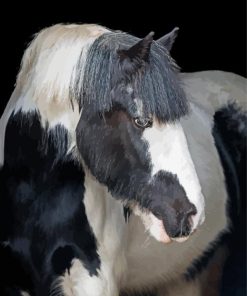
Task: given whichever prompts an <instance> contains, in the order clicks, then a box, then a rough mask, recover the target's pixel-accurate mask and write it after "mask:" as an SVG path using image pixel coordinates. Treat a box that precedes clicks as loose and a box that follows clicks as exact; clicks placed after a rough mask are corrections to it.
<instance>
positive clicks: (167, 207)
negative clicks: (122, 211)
mask: <svg viewBox="0 0 247 296" xmlns="http://www.w3.org/2000/svg"><path fill="white" fill-rule="evenodd" d="M125 99H126V98H125ZM126 101H127V100H126ZM129 101H130V102H131V101H132V105H131V104H130V105H131V108H127V107H126V106H124V105H121V104H119V103H118V104H116V105H115V106H113V108H112V109H111V110H110V111H107V112H105V113H103V114H99V113H91V112H89V111H88V110H89V109H87V108H85V109H84V110H85V111H82V114H81V118H80V121H79V124H78V127H77V141H78V147H79V151H80V154H81V155H82V157H83V159H84V161H85V163H86V165H87V166H88V167H89V169H90V170H91V172H92V174H93V175H94V176H95V177H96V178H97V179H98V181H99V182H101V183H103V184H105V185H106V186H107V187H108V189H109V191H110V192H111V193H112V195H113V196H115V197H116V198H118V199H121V200H122V201H124V202H125V203H127V204H128V205H129V206H130V207H131V208H132V209H133V211H134V212H135V213H136V214H137V215H140V216H141V219H142V220H143V222H144V225H145V226H146V228H147V229H149V231H150V233H151V234H152V235H153V236H154V237H155V238H156V239H158V240H160V241H163V242H168V241H169V240H170V237H171V238H178V237H187V236H188V235H189V234H190V233H191V232H192V231H193V230H195V229H196V228H197V226H198V225H199V224H200V223H201V222H202V221H203V208H204V203H203V196H202V193H201V188H200V184H199V181H198V177H197V174H196V171H195V168H194V165H193V162H192V159H191V156H190V154H189V150H188V146H187V142H186V138H185V135H184V132H183V129H182V127H181V125H180V124H179V123H174V124H162V123H159V122H158V120H156V119H155V118H152V117H146V116H141V115H140V110H138V108H139V106H138V103H137V101H135V100H133V99H132V98H131V97H130V100H129Z"/></svg>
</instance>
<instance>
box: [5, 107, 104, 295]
mask: <svg viewBox="0 0 247 296" xmlns="http://www.w3.org/2000/svg"><path fill="white" fill-rule="evenodd" d="M67 145H68V135H67V132H66V130H65V129H64V128H63V127H62V126H56V128H55V129H53V130H50V131H49V132H48V130H47V129H46V128H45V129H44V128H42V126H41V123H40V118H39V115H38V114H37V113H32V114H31V113H28V114H22V113H21V112H19V113H17V114H15V115H14V114H13V115H12V116H11V118H10V119H9V121H8V124H7V128H6V137H5V159H4V166H3V168H2V170H1V172H0V180H1V184H0V242H1V256H3V254H6V255H8V257H7V258H5V259H4V262H3V263H2V262H1V268H2V269H3V270H6V273H5V274H4V276H3V277H1V281H2V283H1V285H2V286H3V285H7V286H8V285H9V286H11V287H12V286H13V287H15V286H17V287H18V288H22V289H24V290H28V291H30V292H31V293H33V294H32V295H40V296H41V295H42V296H44V295H48V294H49V291H50V290H51V289H52V283H53V281H54V280H55V279H56V278H57V277H58V276H60V275H62V274H63V273H64V272H65V271H66V269H69V268H70V266H71V260H72V259H74V258H78V259H80V261H81V262H82V264H83V265H84V267H85V268H86V269H87V270H88V272H89V274H90V275H97V273H98V269H99V268H100V259H99V257H98V254H97V244H96V239H95V237H94V235H93V233H92V231H91V229H90V226H89V224H88V220H87V216H86V213H85V208H84V205H83V202H82V200H83V195H84V185H83V179H84V173H83V170H82V168H81V167H80V165H79V164H78V163H76V162H75V161H74V160H73V158H72V156H71V155H70V154H67V149H68V147H67ZM4 242H5V244H7V247H4V245H3V243H4ZM9 260H11V261H10V262H12V263H13V265H11V268H10V267H8V265H9ZM16 269H17V270H18V271H21V272H19V273H18V274H17V271H16ZM20 277H21V278H22V281H20ZM9 281H11V282H9Z"/></svg>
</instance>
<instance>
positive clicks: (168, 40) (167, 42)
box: [156, 27, 179, 51]
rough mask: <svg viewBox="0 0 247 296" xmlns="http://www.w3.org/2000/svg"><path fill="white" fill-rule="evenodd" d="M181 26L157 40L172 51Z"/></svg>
mask: <svg viewBox="0 0 247 296" xmlns="http://www.w3.org/2000/svg"><path fill="white" fill-rule="evenodd" d="M178 30H179V28H178V27H176V28H174V29H173V30H172V31H171V32H170V33H168V34H166V35H165V36H163V37H161V38H160V39H158V40H157V41H156V42H158V43H159V44H161V45H162V46H164V47H165V48H166V49H167V50H168V51H171V49H172V46H173V43H174V41H175V39H176V37H177V35H178Z"/></svg>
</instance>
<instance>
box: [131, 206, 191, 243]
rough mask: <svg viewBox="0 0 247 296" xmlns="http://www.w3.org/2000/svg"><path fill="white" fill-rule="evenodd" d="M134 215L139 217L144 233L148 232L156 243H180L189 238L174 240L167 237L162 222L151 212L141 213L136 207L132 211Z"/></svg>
mask: <svg viewBox="0 0 247 296" xmlns="http://www.w3.org/2000/svg"><path fill="white" fill-rule="evenodd" d="M134 213H135V214H136V215H137V216H140V218H141V220H142V222H143V224H144V227H145V229H146V231H148V232H149V234H150V235H151V236H152V237H153V238H155V239H156V240H157V241H159V242H161V243H163V244H168V243H171V242H173V241H175V242H178V243H182V242H185V241H186V240H187V239H188V238H189V236H183V237H176V238H172V237H169V235H168V234H167V232H166V229H165V226H164V223H163V221H162V220H160V219H158V218H157V217H156V216H155V215H153V214H152V213H151V212H143V211H141V210H140V209H139V208H138V207H136V208H135V209H134Z"/></svg>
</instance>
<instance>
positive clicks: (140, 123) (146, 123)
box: [134, 117, 153, 128]
mask: <svg viewBox="0 0 247 296" xmlns="http://www.w3.org/2000/svg"><path fill="white" fill-rule="evenodd" d="M134 123H135V125H136V126H137V127H138V128H148V127H151V126H152V124H153V120H152V119H151V118H144V119H141V118H139V117H137V118H135V119H134Z"/></svg>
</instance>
